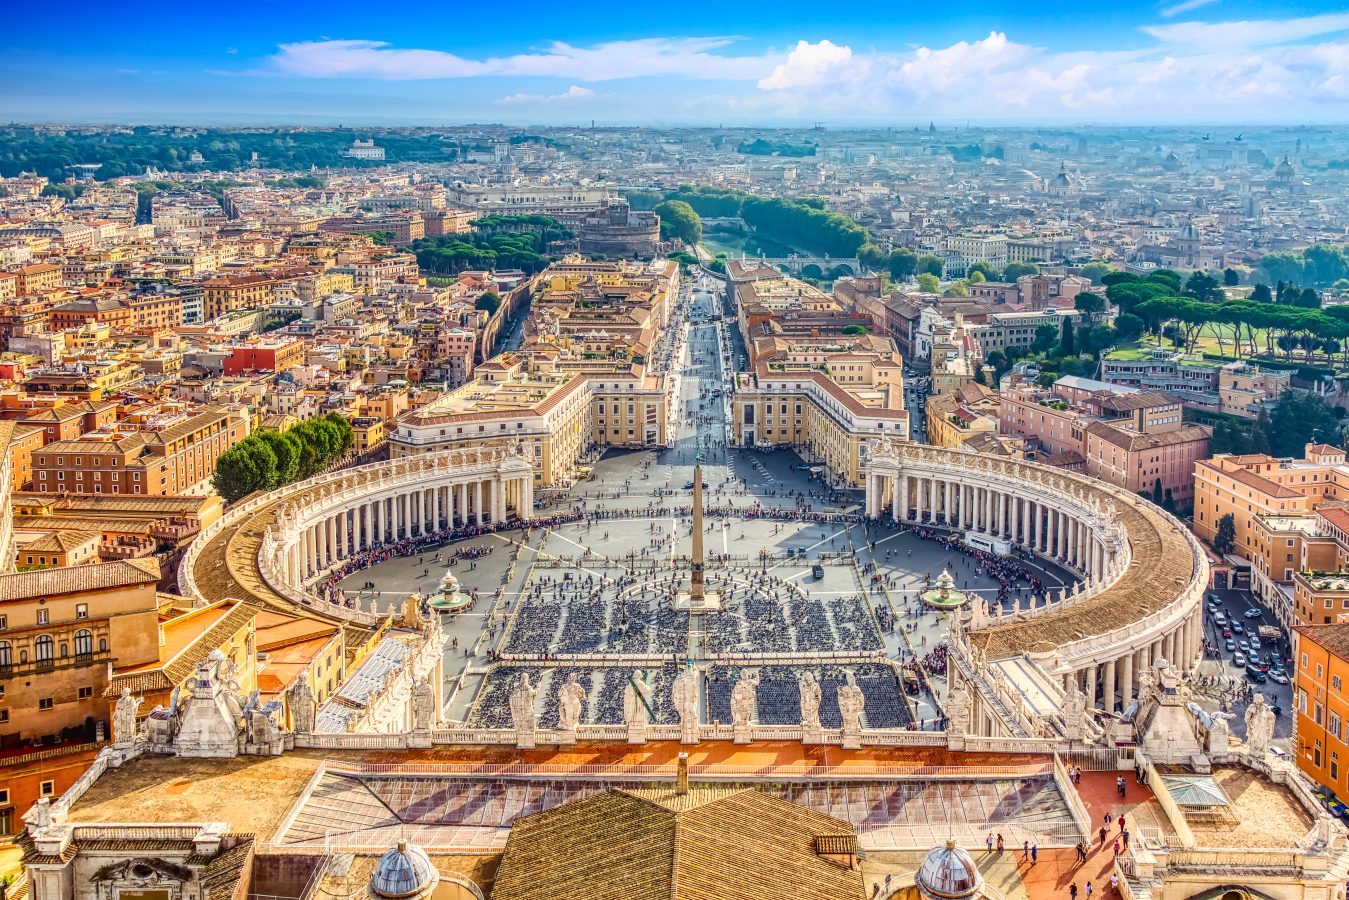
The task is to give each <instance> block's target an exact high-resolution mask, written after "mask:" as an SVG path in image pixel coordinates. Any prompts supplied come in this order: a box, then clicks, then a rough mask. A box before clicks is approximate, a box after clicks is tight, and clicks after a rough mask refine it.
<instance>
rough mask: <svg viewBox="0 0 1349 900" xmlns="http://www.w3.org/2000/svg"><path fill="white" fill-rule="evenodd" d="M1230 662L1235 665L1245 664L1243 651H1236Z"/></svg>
mask: <svg viewBox="0 0 1349 900" xmlns="http://www.w3.org/2000/svg"><path fill="white" fill-rule="evenodd" d="M1232 663H1233V664H1234V665H1237V666H1244V665H1246V654H1244V653H1237V654H1236V655H1234V656H1233V657H1232Z"/></svg>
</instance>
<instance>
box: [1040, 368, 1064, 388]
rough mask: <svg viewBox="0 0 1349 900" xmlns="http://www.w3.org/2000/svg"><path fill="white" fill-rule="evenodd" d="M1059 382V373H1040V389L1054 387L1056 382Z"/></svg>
mask: <svg viewBox="0 0 1349 900" xmlns="http://www.w3.org/2000/svg"><path fill="white" fill-rule="evenodd" d="M1058 380H1059V373H1058V372H1050V371H1044V372H1041V373H1040V377H1039V378H1037V379H1036V383H1037V384H1039V385H1040V387H1052V386H1053V385H1054V382H1056V381H1058Z"/></svg>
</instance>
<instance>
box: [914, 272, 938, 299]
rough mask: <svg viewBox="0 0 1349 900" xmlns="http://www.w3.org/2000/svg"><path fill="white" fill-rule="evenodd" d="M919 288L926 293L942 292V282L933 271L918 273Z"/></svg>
mask: <svg viewBox="0 0 1349 900" xmlns="http://www.w3.org/2000/svg"><path fill="white" fill-rule="evenodd" d="M918 290H920V291H922V292H923V293H924V294H940V293H941V282H940V281H938V280H937V276H936V275H933V274H932V273H931V272H920V273H919V274H918Z"/></svg>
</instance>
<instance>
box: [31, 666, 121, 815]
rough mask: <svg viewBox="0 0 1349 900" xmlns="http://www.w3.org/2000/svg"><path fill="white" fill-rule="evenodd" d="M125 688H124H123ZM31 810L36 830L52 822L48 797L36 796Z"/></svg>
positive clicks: (50, 804) (50, 803)
mask: <svg viewBox="0 0 1349 900" xmlns="http://www.w3.org/2000/svg"><path fill="white" fill-rule="evenodd" d="M123 690H126V688H123ZM33 811H34V812H35V813H36V816H35V817H36V819H37V827H38V830H39V831H40V830H42V829H43V828H47V827H49V826H50V825H51V824H52V801H51V798H49V797H40V798H38V801H37V803H35V804H33Z"/></svg>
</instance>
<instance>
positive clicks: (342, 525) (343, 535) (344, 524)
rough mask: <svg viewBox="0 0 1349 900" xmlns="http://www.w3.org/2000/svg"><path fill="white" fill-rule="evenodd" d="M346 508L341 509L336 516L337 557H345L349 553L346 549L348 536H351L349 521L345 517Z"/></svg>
mask: <svg viewBox="0 0 1349 900" xmlns="http://www.w3.org/2000/svg"><path fill="white" fill-rule="evenodd" d="M347 515H348V513H347V510H345V509H344V510H342V512H341V514H340V515H338V517H337V558H338V559H346V558H347V557H348V556H350V555H351V551H350V550H349V549H348V538H349V537H350V536H351V523H350V522H349V520H348V519H347Z"/></svg>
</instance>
